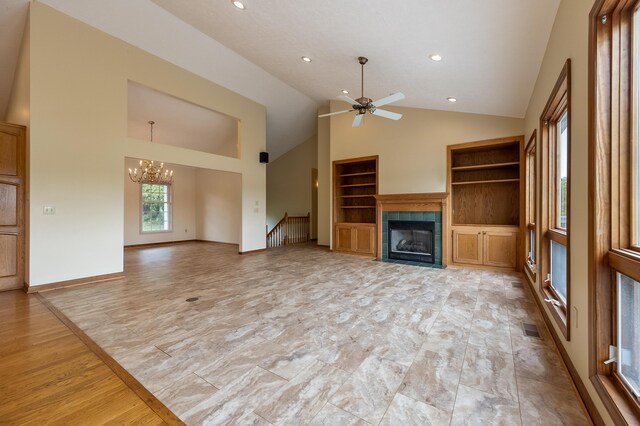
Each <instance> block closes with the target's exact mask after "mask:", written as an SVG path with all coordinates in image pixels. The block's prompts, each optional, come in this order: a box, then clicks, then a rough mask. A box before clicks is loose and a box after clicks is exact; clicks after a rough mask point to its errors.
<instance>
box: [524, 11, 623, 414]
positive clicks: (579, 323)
mask: <svg viewBox="0 0 640 426" xmlns="http://www.w3.org/2000/svg"><path fill="white" fill-rule="evenodd" d="M592 5H593V2H592V1H585V0H563V1H562V2H561V4H560V8H559V10H558V14H557V15H556V20H555V23H554V25H553V30H552V32H551V37H550V39H549V43H548V45H547V51H546V53H545V56H544V61H543V63H542V67H541V69H540V73H539V75H538V80H537V82H536V85H535V89H534V92H533V95H532V97H531V100H530V102H529V107H528V109H527V114H526V116H525V129H526V138H527V140H528V138H529V137H531V134H532V133H533V130H534V129H536V128H538V137H539V135H540V130H539V119H540V115H541V114H542V110H543V109H544V106H545V105H546V102H547V100H548V98H549V96H550V94H551V91H552V90H553V86H554V85H555V83H556V80H557V79H558V76H559V75H560V71H561V70H562V67H563V66H564V63H565V61H566V60H567V58H571V176H570V182H571V210H570V212H571V213H570V214H571V217H570V219H569V220H570V224H571V225H570V226H571V235H570V240H571V253H570V268H571V282H570V283H569V285H570V289H571V290H570V291H571V307H570V309H571V310H572V311H571V315H572V319H571V322H572V324H571V341H570V342H564V343H563V345H564V347H565V349H566V351H567V353H568V354H569V356H570V357H571V360H572V362H573V365H574V366H575V368H576V370H577V371H578V374H579V375H580V377H581V379H582V382H583V383H584V384H585V386H586V387H587V390H588V391H589V393H590V394H591V397H592V399H593V400H594V402H596V405H597V406H598V411H599V412H600V413H601V414H602V415H603V417H604V418H605V421H607V423H609V424H611V420H610V418H609V417H608V414H606V410H605V409H604V406H603V405H602V403H601V401H600V399H599V398H598V396H597V394H596V392H595V390H594V388H593V386H591V382H590V380H589V365H588V360H589V333H588V323H589V318H588V315H589V310H588V296H589V295H588V290H587V281H588V268H587V261H586V260H587V257H588V234H589V232H588V230H589V228H588V215H587V212H588V156H587V154H588V114H587V111H588V110H587V108H588V91H587V78H588V55H589V52H588V42H589V19H588V17H589V12H590V10H591V7H592ZM538 140H539V139H538ZM538 204H539V203H538ZM538 214H540V213H539V212H538ZM539 279H540V277H539ZM537 285H538V286H539V283H538V284H537ZM537 297H538V298H540V299H542V296H540V295H539V294H537ZM543 304H544V302H543ZM545 305H546V304H545ZM545 309H546V306H545ZM546 310H547V313H549V311H548V309H546ZM556 333H557V334H558V336H560V338H561V339H564V338H563V337H562V333H560V331H559V329H558V328H556Z"/></svg>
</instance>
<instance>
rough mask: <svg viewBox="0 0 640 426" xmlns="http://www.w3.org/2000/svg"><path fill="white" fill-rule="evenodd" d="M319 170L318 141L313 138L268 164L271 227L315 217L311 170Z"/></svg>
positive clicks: (269, 224) (269, 218) (268, 208)
mask: <svg viewBox="0 0 640 426" xmlns="http://www.w3.org/2000/svg"><path fill="white" fill-rule="evenodd" d="M316 168H318V138H317V136H313V137H311V138H309V139H307V140H306V141H305V142H304V143H301V144H300V145H298V146H296V147H295V148H293V149H291V150H289V151H288V152H286V153H285V154H283V155H281V156H280V157H278V158H277V159H276V160H275V161H273V162H272V163H269V164H267V225H268V226H269V230H271V229H272V228H273V227H274V226H275V225H276V224H277V223H278V221H280V219H282V217H283V216H284V214H285V212H286V213H288V214H289V216H306V215H307V213H311V210H312V205H311V203H312V200H311V196H312V195H311V192H312V188H311V169H316Z"/></svg>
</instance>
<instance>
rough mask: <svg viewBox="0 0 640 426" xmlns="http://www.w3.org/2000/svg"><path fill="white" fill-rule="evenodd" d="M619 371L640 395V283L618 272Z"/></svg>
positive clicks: (632, 389)
mask: <svg viewBox="0 0 640 426" xmlns="http://www.w3.org/2000/svg"><path fill="white" fill-rule="evenodd" d="M617 299H618V300H617V303H616V304H617V306H618V315H617V320H618V333H617V334H618V351H617V352H618V353H617V358H618V360H617V363H616V365H617V372H618V374H619V375H620V377H621V378H622V379H623V380H624V382H625V384H626V385H627V386H628V387H629V389H630V390H631V392H633V394H634V395H635V396H636V397H640V283H639V282H638V281H635V280H633V279H631V278H629V277H628V276H626V275H624V274H621V273H618V298H617Z"/></svg>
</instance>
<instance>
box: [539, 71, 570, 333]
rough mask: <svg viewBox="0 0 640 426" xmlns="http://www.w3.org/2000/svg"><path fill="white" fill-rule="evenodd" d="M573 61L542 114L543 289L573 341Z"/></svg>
mask: <svg viewBox="0 0 640 426" xmlns="http://www.w3.org/2000/svg"><path fill="white" fill-rule="evenodd" d="M570 73H571V61H570V60H567V62H566V63H565V65H564V67H563V68H562V71H561V72H560V77H558V81H557V82H556V85H555V86H554V88H553V92H552V93H551V96H550V97H549V101H548V102H547V105H546V107H545V109H544V112H543V113H542V116H541V117H540V128H541V132H540V133H541V139H540V142H541V158H540V159H541V168H540V170H541V185H540V189H539V191H540V200H541V203H542V205H541V209H540V210H541V217H540V220H539V222H540V224H539V226H540V247H539V253H540V259H539V264H540V266H539V268H540V271H541V275H542V280H541V289H540V290H541V292H542V293H543V295H544V300H545V301H546V302H548V303H549V308H550V311H551V314H552V316H553V318H555V320H556V321H557V323H558V325H559V326H560V330H561V331H562V333H563V334H564V337H565V339H567V340H569V339H570V336H569V314H570V311H569V306H570V298H571V291H570V288H571V286H570V282H571V281H570V276H569V252H570V247H569V228H570V223H569V222H570V220H569V203H570V161H569V160H570V155H571V108H570V100H571V96H570V94H571V90H570V89H571V83H570Z"/></svg>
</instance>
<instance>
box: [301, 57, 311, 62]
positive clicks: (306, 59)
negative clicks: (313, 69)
mask: <svg viewBox="0 0 640 426" xmlns="http://www.w3.org/2000/svg"><path fill="white" fill-rule="evenodd" d="M302 60H303V61H305V62H311V58H310V57H308V56H303V57H302Z"/></svg>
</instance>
